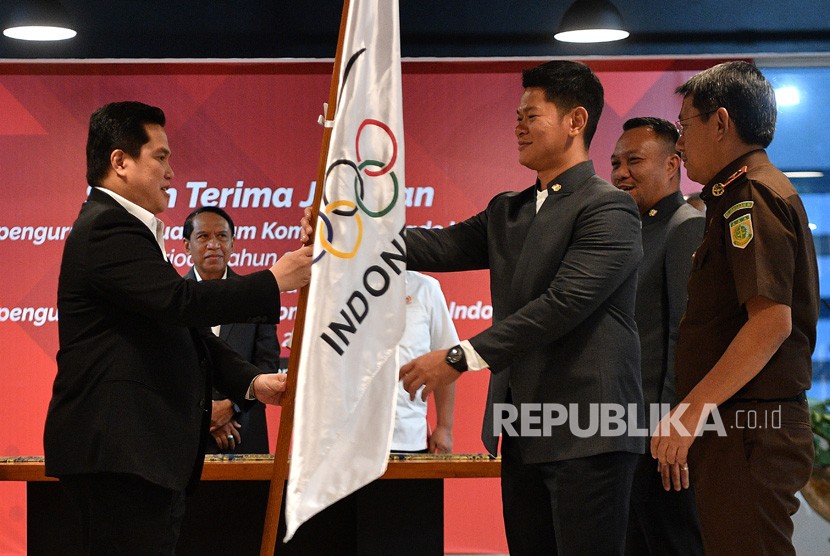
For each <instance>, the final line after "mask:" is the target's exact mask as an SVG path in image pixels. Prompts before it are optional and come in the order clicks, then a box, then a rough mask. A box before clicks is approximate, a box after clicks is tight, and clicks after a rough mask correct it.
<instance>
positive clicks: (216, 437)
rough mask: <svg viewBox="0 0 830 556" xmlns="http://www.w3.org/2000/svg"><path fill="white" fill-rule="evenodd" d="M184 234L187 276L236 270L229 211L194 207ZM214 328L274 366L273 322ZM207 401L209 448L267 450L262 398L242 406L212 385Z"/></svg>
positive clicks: (265, 366) (267, 367) (216, 276)
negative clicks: (232, 264) (188, 263)
mask: <svg viewBox="0 0 830 556" xmlns="http://www.w3.org/2000/svg"><path fill="white" fill-rule="evenodd" d="M182 237H183V238H184V249H185V252H187V254H188V255H190V257H191V258H192V260H193V266H192V267H191V268H190V270H189V271H188V272H187V274H185V276H184V277H185V278H187V279H188V280H196V281H198V282H201V281H202V280H224V279H225V278H233V277H235V276H239V275H238V274H237V273H236V272H234V270H233V269H232V268H231V267H230V266H228V262H229V261H230V256H231V254H232V253H233V240H234V225H233V219H231V217H230V215H229V214H228V213H227V212H225V211H224V210H222V209H221V208H219V207H200V208H197V209H196V210H194V211H193V212H191V213H190V214H189V215H188V216H187V218H186V219H185V221H184V226H183V227H182ZM212 332H213V333H214V334H215V335H217V336H219V337H220V338H222V339H223V340H224V341H225V342H226V343H227V344H228V345H229V346H231V347H232V348H233V349H234V350H235V351H236V352H237V353H239V355H241V356H242V357H243V358H244V359H245V360H246V361H249V362H250V363H253V364H254V365H256V366H257V367H259V368H260V370H262V372H264V373H275V372H277V369H278V368H279V352H280V347H279V343H278V342H277V327H276V326H275V325H273V324H269V323H259V324H254V323H250V322H238V323H233V324H223V325H221V326H220V325H216V326H213V327H212ZM211 405H212V409H211V412H210V434H211V439H210V440H209V441H208V446H207V453H209V454H216V453H219V452H235V453H238V454H267V453H270V448H269V445H268V423H267V422H266V419H265V406H264V405H263V404H262V403H260V402H258V401H255V402H252V403H251V406H250V407H247V408H243V407H240V406H239V405H237V404H236V403H234V401H233V400H231V399H230V398H229V397H228V396H227V395H225V393H223V392H219V391H218V390H217V389H216V388H214V389H213V402H212V404H211Z"/></svg>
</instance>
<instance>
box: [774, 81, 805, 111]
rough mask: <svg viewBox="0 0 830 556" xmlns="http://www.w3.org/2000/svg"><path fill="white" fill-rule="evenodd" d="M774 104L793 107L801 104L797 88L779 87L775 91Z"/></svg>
mask: <svg viewBox="0 0 830 556" xmlns="http://www.w3.org/2000/svg"><path fill="white" fill-rule="evenodd" d="M775 102H776V103H777V104H778V106H795V105H796V104H798V103H799V102H801V94H799V92H798V87H792V86H787V87H779V88H777V89H775Z"/></svg>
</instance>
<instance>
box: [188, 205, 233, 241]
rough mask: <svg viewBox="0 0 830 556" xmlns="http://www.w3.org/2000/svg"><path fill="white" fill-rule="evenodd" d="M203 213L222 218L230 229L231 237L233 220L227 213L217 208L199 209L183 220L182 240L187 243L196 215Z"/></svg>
mask: <svg viewBox="0 0 830 556" xmlns="http://www.w3.org/2000/svg"><path fill="white" fill-rule="evenodd" d="M203 212H212V213H213V214H218V215H219V216H221V217H222V218H224V219H225V220H226V221H227V223H228V227H229V228H230V229H231V237H233V234H234V227H233V219H232V218H231V217H230V215H229V214H228V213H227V212H225V211H224V210H222V209H220V208H219V207H199V208H197V209H196V210H194V211H193V212H191V213H190V214H188V215H187V218H185V220H184V226H182V237H183V238H184V239H186V240H188V241H189V240H190V236H191V235H192V234H193V219H194V218H196V217H197V216H198V215H200V214H202V213H203Z"/></svg>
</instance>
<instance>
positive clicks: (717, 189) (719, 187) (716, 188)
mask: <svg viewBox="0 0 830 556" xmlns="http://www.w3.org/2000/svg"><path fill="white" fill-rule="evenodd" d="M744 174H746V166H741V167H740V168H739V169H738V171H737V172H735V173H734V174H732V175H731V176H729V177H728V178H727V179H726V181H725V182H723V183H716V184H715V185H713V186H712V195H714V196H715V197H720V196H721V195H723V191H724V189H726V188H727V187H728V186H729V184H730V183H732V182H733V181H735V180H737V179H738V178H740V177H741V176H743V175H744Z"/></svg>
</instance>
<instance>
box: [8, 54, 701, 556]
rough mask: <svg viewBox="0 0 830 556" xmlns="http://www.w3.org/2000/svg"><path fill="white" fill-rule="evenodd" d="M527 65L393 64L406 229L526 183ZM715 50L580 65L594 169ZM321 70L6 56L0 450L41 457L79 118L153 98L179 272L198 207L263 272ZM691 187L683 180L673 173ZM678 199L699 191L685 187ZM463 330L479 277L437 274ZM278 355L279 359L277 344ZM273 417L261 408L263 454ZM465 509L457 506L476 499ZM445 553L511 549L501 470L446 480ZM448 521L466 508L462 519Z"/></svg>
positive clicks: (288, 241) (81, 178)
mask: <svg viewBox="0 0 830 556" xmlns="http://www.w3.org/2000/svg"><path fill="white" fill-rule="evenodd" d="M539 62H540V61H539V60H522V61H479V62H434V61H433V62H415V61H412V62H405V63H404V68H403V71H404V76H403V95H404V129H405V149H406V161H407V168H406V183H407V186H408V187H407V191H406V194H407V197H406V207H407V223H408V224H409V225H413V226H432V227H439V226H447V225H449V224H452V223H453V222H455V221H458V220H461V219H464V218H467V217H469V216H471V215H473V214H475V213H476V212H478V211H480V210H482V209H483V208H484V207H485V206H486V203H487V201H488V200H489V199H490V198H491V197H492V196H494V195H495V194H496V193H498V192H500V191H503V190H517V189H522V188H524V187H527V186H528V185H530V184H532V183H533V181H534V179H535V177H534V175H533V174H532V173H531V172H530V171H528V170H526V169H524V168H522V167H520V166H519V165H518V163H517V149H516V140H515V136H514V134H513V128H514V123H515V111H516V106H517V104H518V101H519V97H520V96H521V93H522V88H521V79H520V75H519V73H520V70H521V69H523V68H527V67H532V66H533V65H536V64H537V63H539ZM714 63H716V62H715V61H713V60H684V61H672V60H603V61H591V62H589V65H591V66H592V67H593V68H594V70H595V71H597V73H598V75H599V77H600V79H601V81H602V83H603V85H604V87H605V94H606V106H605V110H604V112H603V115H602V118H601V120H600V123H599V129H598V132H597V135H596V137H595V139H594V143H593V146H592V149H591V153H592V158H593V160H594V164H595V166H596V169H597V171H598V173H599V174H600V175H601V176H602V177H604V178H606V179H607V178H608V176H609V174H610V164H609V159H610V155H611V152H612V150H613V147H614V143H615V142H616V139H617V137H618V136H619V134H620V133H621V129H622V123H623V122H624V121H625V120H626V119H627V118H629V117H633V116H643V115H652V116H661V117H664V118H667V119H669V120H672V121H673V120H674V119H675V118H676V116H677V113H678V111H679V99H678V98H677V97H676V96H675V95H674V94H673V91H674V89H675V88H676V87H677V86H678V85H680V84H681V83H683V82H684V81H685V80H686V79H687V78H688V77H689V76H690V75H692V74H693V73H694V72H695V71H696V70H699V69H702V68H704V67H708V66H710V65H713V64H714ZM330 72H331V63H326V62H303V63H297V62H292V63H282V62H273V63H204V64H198V63H164V64H157V63H142V62H125V63H6V64H0V180H2V191H3V193H2V200H0V253H2V261H3V262H4V263H5V264H8V265H9V266H8V267H7V269H6V270H5V271H4V278H3V281H2V283H3V287H2V289H1V290H0V379H2V382H3V384H4V388H2V389H0V422H3V423H5V424H6V426H5V427H4V433H3V435H2V439H0V456H18V455H41V454H42V453H43V446H42V433H43V423H44V419H45V415H46V409H47V405H48V402H49V398H50V391H51V385H52V381H53V378H54V375H55V369H56V365H55V353H56V351H57V347H58V337H57V318H58V315H57V310H56V307H55V292H56V287H57V276H58V269H59V265H60V258H61V252H62V249H63V242H64V239H65V238H66V234H67V233H68V231H69V229H70V226H71V225H72V222H73V220H74V219H75V216H76V215H77V214H78V210H79V209H80V206H81V203H82V202H83V200H84V199H85V197H86V194H87V185H86V181H85V170H86V168H85V150H84V147H85V144H86V133H87V125H88V121H89V116H90V114H91V113H92V112H93V111H94V110H95V109H96V108H98V107H99V106H101V105H103V104H105V103H107V102H112V101H117V100H128V99H130V100H140V101H142V102H146V103H149V104H154V105H157V106H160V107H162V108H163V109H164V110H165V112H166V114H167V119H168V124H167V134H168V136H169V140H170V145H171V148H172V151H173V155H172V158H171V164H172V166H173V169H174V172H175V178H174V182H173V183H174V189H175V193H174V194H173V195H172V197H171V201H170V206H169V208H168V210H167V211H165V212H164V213H163V214H162V215H161V218H162V219H163V220H164V221H165V222H166V224H167V226H168V227H167V234H168V236H167V237H166V246H167V250H168V252H169V254H170V256H171V259H172V261H173V263H174V265H175V266H176V268H177V269H178V270H179V272H180V273H182V274H184V273H185V272H186V271H187V269H188V267H189V261H188V258H187V255H186V254H185V253H184V248H183V245H182V241H181V226H182V223H183V221H184V218H185V216H186V215H187V214H188V213H189V212H190V211H191V210H193V209H194V208H196V207H197V206H200V205H205V204H214V205H219V206H221V207H223V208H225V209H226V210H227V211H228V212H229V213H230V214H231V216H232V217H233V218H234V221H235V223H236V226H237V238H236V242H235V251H236V253H235V255H234V259H233V260H232V263H234V266H235V267H236V269H237V271H239V272H241V273H246V272H250V271H252V270H255V269H259V268H262V267H264V266H269V265H270V264H271V263H272V262H273V260H274V259H275V257H277V256H279V255H281V254H283V253H285V252H287V251H290V250H293V249H295V248H297V247H298V246H299V239H298V227H297V225H298V222H299V219H300V216H301V213H302V209H303V207H305V206H307V205H308V204H309V201H310V199H311V191H312V188H313V187H314V179H315V176H316V173H317V167H316V166H317V161H318V159H319V149H320V141H321V128H320V127H319V125H318V123H317V116H318V115H319V114H321V113H322V111H323V108H322V103H323V102H324V101H325V98H326V96H327V92H328V87H329V82H330V78H331V75H330ZM684 180H685V177H684ZM683 188H684V191H686V192H689V191H692V190H694V189H695V186H694V185H692V184H689V183H688V182H685V181H684V185H683ZM437 277H438V278H439V279H440V281H441V283H442V285H443V288H444V293H445V295H446V297H447V302H448V304H449V306H450V309H451V312H452V314H453V317H454V320H455V323H456V326H457V328H458V332H459V336H460V337H462V338H466V337H469V336H471V335H472V334H474V333H476V332H478V331H480V330H482V329H483V328H485V327H486V326H488V325H489V323H490V319H491V317H492V308H491V306H490V296H489V291H488V287H489V284H488V279H487V274H486V273H485V272H473V273H460V274H447V275H438V276H437ZM296 302H297V298H296V295H286V296H284V297H283V303H284V307H283V315H282V316H283V320H282V322H281V323H280V325H279V327H278V335H279V337H280V341H281V342H283V343H284V342H285V340H286V339H288V338H289V337H290V334H291V329H292V326H293V322H294V316H295V312H296ZM282 355H283V356H284V357H285V356H287V351H286V350H285V349H284V350H283V354H282ZM487 378H488V376H487V372H486V371H485V372H481V373H470V374H468V375H465V376H464V378H463V379H462V380H461V381H460V383H459V384H458V396H457V407H456V412H455V414H456V418H455V425H456V426H455V451H457V452H465V453H478V452H481V451H482V450H483V448H482V446H481V442H480V440H479V429H480V422H481V416H482V413H483V404H484V399H485V394H486V384H487ZM278 413H279V412H278V410H272V411H270V413H269V418H270V419H271V420H272V423H271V431H272V438H271V441H272V447H273V445H274V442H275V441H276V438H275V435H276V431H277V426H276V422H275V421H276V419H277V418H278ZM471 505H472V506H473V507H475V508H476V511H474V512H470V511H468V510H467V509H465V508H469V507H470V506H471ZM25 515H26V511H25V489H24V487H23V485H18V484H0V530H2V531H3V534H2V535H0V553H2V554H25V545H26V542H25ZM446 516H447V521H446V524H447V525H446V550H447V552H467V553H469V552H481V553H484V552H506V551H507V548H506V544H505V541H504V531H503V527H502V525H501V505H500V501H499V486H498V481H497V480H492V479H488V480H469V479H456V480H450V481H448V483H447V487H446ZM459 516H464V517H463V526H462V523H461V521H460V519H461V518H460V517H459Z"/></svg>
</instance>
